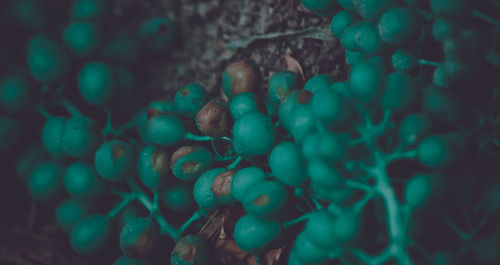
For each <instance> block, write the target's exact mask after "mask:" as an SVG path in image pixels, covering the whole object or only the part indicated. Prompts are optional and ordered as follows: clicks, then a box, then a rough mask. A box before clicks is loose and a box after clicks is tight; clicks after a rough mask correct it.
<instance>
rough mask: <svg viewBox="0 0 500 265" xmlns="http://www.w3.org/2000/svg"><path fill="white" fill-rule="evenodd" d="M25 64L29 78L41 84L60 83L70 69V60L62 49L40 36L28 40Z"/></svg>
mask: <svg viewBox="0 0 500 265" xmlns="http://www.w3.org/2000/svg"><path fill="white" fill-rule="evenodd" d="M27 62H28V70H29V72H30V74H31V76H33V78H34V79H35V80H36V81H38V82H40V83H43V84H48V83H55V82H59V81H61V80H62V79H63V78H64V77H66V75H67V73H68V71H69V69H70V60H69V57H68V55H67V54H66V52H65V50H64V48H63V47H62V46H61V45H60V44H59V43H57V42H55V41H53V40H51V39H49V38H47V37H45V36H42V35H36V36H34V37H32V38H31V39H29V41H28V44H27Z"/></svg>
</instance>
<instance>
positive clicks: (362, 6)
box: [353, 0, 397, 20]
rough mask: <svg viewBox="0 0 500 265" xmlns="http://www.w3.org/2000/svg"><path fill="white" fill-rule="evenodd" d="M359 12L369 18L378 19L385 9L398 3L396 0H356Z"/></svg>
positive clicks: (355, 4)
mask: <svg viewBox="0 0 500 265" xmlns="http://www.w3.org/2000/svg"><path fill="white" fill-rule="evenodd" d="M353 2H354V6H355V7H356V11H357V12H358V14H359V15H360V16H361V17H362V18H364V19H368V20H376V19H377V18H378V17H379V16H380V15H382V13H384V11H386V10H387V9H389V8H390V7H393V6H395V5H397V2H396V1H395V0H354V1H353Z"/></svg>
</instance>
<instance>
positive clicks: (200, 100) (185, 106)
mask: <svg viewBox="0 0 500 265" xmlns="http://www.w3.org/2000/svg"><path fill="white" fill-rule="evenodd" d="M174 102H175V106H176V108H177V110H179V112H181V113H182V114H184V115H185V116H187V117H189V118H194V117H195V116H196V114H197V113H198V112H199V111H200V110H201V108H203V106H205V104H206V103H207V102H208V94H207V91H206V90H205V88H204V87H203V86H202V85H200V84H198V83H189V84H187V85H185V86H183V87H182V88H180V89H179V90H177V93H175V99H174Z"/></svg>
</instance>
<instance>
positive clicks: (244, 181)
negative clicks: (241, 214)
mask: <svg viewBox="0 0 500 265" xmlns="http://www.w3.org/2000/svg"><path fill="white" fill-rule="evenodd" d="M264 181H266V174H265V173H264V171H263V170H262V169H260V168H258V167H246V168H242V169H240V170H238V171H237V172H236V173H235V174H234V176H233V179H232V180H231V193H232V195H233V196H234V198H236V199H237V200H238V201H239V202H243V201H244V200H245V195H246V193H247V191H248V190H249V189H250V187H252V186H253V185H255V184H256V183H259V182H264Z"/></svg>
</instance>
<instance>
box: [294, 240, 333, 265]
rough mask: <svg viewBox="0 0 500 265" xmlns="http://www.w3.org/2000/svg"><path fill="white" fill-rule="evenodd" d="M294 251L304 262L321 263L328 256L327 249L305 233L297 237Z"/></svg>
mask: <svg viewBox="0 0 500 265" xmlns="http://www.w3.org/2000/svg"><path fill="white" fill-rule="evenodd" d="M293 252H294V253H295V255H296V256H297V258H298V259H299V261H300V262H301V263H303V264H321V263H322V262H323V261H324V260H325V259H326V258H328V252H327V250H326V249H324V248H322V247H320V246H318V245H316V244H314V243H313V242H312V241H311V240H310V239H309V238H308V237H307V235H306V234H305V233H299V235H298V236H297V238H296V239H295V242H294V244H293Z"/></svg>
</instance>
